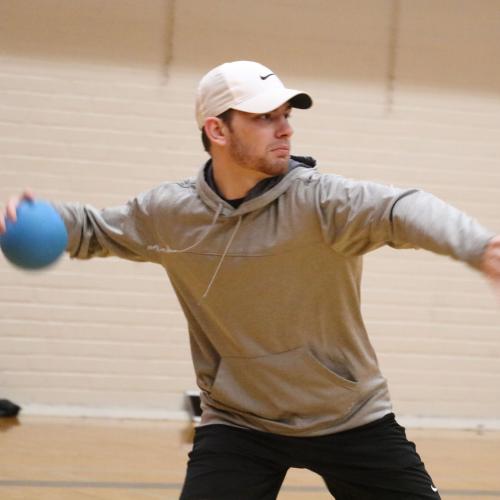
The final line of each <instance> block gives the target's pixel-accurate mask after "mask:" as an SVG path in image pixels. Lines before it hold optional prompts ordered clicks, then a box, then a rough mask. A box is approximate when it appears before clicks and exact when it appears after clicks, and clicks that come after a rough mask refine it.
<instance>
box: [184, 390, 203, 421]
mask: <svg viewBox="0 0 500 500" xmlns="http://www.w3.org/2000/svg"><path fill="white" fill-rule="evenodd" d="M186 398H187V401H188V413H189V415H190V417H191V420H192V421H193V422H195V423H199V422H201V404H200V403H201V402H200V391H196V390H193V391H186Z"/></svg>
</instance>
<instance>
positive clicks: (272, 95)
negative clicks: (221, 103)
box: [231, 88, 313, 113]
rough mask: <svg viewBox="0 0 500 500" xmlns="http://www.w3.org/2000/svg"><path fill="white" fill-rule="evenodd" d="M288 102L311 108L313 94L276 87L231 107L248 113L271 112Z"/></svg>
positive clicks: (292, 104)
mask: <svg viewBox="0 0 500 500" xmlns="http://www.w3.org/2000/svg"><path fill="white" fill-rule="evenodd" d="M286 102H289V103H290V105H291V106H292V107H294V108H300V109H307V108H310V107H311V106H312V104H313V101H312V99H311V96H309V94H306V93H305V92H301V91H300V90H293V89H286V88H278V89H277V88H274V89H271V90H268V91H267V92H262V93H260V94H259V95H257V96H255V97H252V98H251V99H247V100H246V101H243V102H241V103H238V104H236V105H233V106H231V108H232V109H236V110H237V111H245V112H246V113H269V112H270V111H273V110H274V109H276V108H279V107H280V106H281V105H282V104H285V103H286Z"/></svg>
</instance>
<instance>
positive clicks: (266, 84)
mask: <svg viewBox="0 0 500 500" xmlns="http://www.w3.org/2000/svg"><path fill="white" fill-rule="evenodd" d="M288 101H290V105H291V106H292V107H294V108H301V109H307V108H310V107H311V106H312V99H311V97H310V96H309V95H308V94H306V93H305V92H302V91H301V90H293V89H287V88H286V87H285V86H284V85H283V83H282V82H281V80H280V79H279V78H278V77H277V76H276V75H275V74H274V73H273V72H272V71H271V70H270V69H269V68H266V67H265V66H263V65H262V64H259V63H257V62H253V61H233V62H228V63H224V64H221V65H220V66H217V67H215V68H214V69H212V70H210V71H209V72H208V73H207V74H206V75H205V76H204V77H203V78H202V79H201V80H200V83H199V85H198V91H197V95H196V121H197V122H198V127H199V128H200V130H201V129H202V128H203V125H204V123H205V119H206V118H208V117H209V116H218V115H220V114H221V113H224V111H227V110H228V109H236V110H238V111H246V112H247V113H269V112H270V111H272V110H274V109H276V108H279V107H280V106H281V105H282V104H284V103H285V102H288Z"/></svg>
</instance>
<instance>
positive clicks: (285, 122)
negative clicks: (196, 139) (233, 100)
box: [227, 103, 293, 177]
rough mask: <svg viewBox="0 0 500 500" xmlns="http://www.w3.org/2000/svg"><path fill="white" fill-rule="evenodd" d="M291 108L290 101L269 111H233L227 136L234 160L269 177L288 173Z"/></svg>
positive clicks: (229, 149)
mask: <svg viewBox="0 0 500 500" xmlns="http://www.w3.org/2000/svg"><path fill="white" fill-rule="evenodd" d="M290 111H291V106H290V105H289V104H288V103H286V104H283V105H282V106H280V107H279V108H277V109H275V110H274V111H271V112H270V113H265V114H254V113H244V112H242V111H233V116H232V119H231V122H230V125H229V127H228V136H227V148H228V154H229V156H230V157H231V160H232V161H233V162H234V163H236V164H237V165H238V166H240V167H242V168H245V169H250V170H253V171H256V172H259V173H260V174H263V176H265V177H269V176H275V175H279V174H282V173H285V172H286V171H287V169H288V160H289V158H290V137H291V136H292V134H293V130H292V128H291V126H290V124H289V120H290Z"/></svg>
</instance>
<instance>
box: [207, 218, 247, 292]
mask: <svg viewBox="0 0 500 500" xmlns="http://www.w3.org/2000/svg"><path fill="white" fill-rule="evenodd" d="M241 219H242V217H241V215H240V216H239V217H238V222H237V223H236V226H235V227H234V229H233V232H232V233H231V237H230V238H229V241H228V242H227V245H226V248H224V252H223V253H222V257H221V258H220V259H219V263H218V264H217V267H216V268H215V271H214V274H213V275H212V278H211V279H210V282H209V283H208V286H207V289H206V290H205V293H204V294H203V295H202V298H203V299H205V298H206V297H207V295H208V292H209V291H210V288H212V284H213V282H214V281H215V278H216V277H217V275H218V274H219V270H220V268H221V266H222V263H223V262H224V259H225V258H226V255H227V253H228V252H229V248H230V246H231V244H232V243H233V240H234V238H235V236H236V233H237V232H238V229H239V228H240V226H241Z"/></svg>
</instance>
